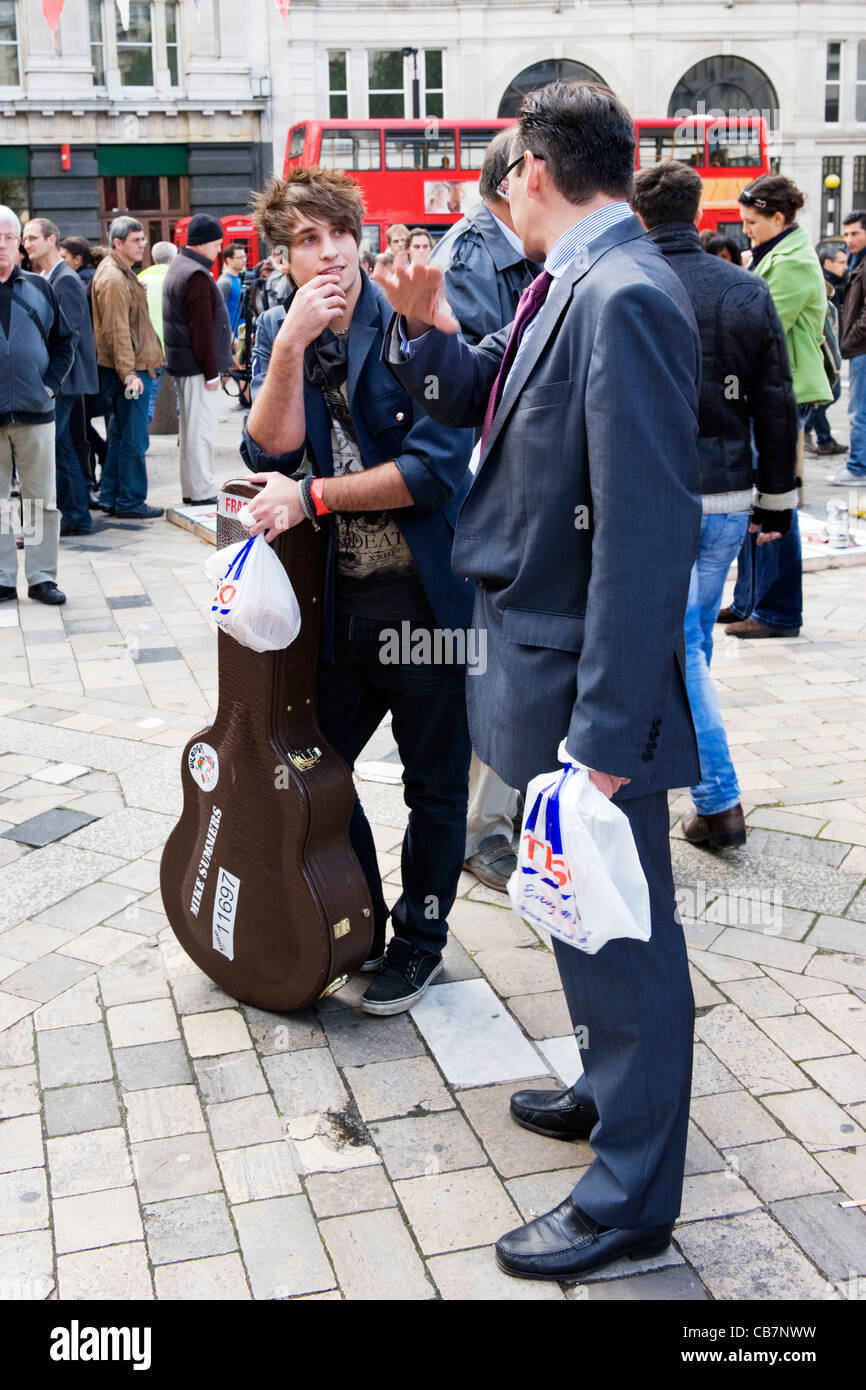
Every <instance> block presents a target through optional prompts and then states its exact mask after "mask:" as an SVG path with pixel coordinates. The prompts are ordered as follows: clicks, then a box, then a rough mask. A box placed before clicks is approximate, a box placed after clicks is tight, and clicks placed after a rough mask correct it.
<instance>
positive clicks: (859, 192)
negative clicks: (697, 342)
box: [852, 154, 866, 208]
mask: <svg viewBox="0 0 866 1390" xmlns="http://www.w3.org/2000/svg"><path fill="white" fill-rule="evenodd" d="M852 201H853V203H854V207H855V208H862V207H863V206H866V154H855V156H854V192H853V195H852Z"/></svg>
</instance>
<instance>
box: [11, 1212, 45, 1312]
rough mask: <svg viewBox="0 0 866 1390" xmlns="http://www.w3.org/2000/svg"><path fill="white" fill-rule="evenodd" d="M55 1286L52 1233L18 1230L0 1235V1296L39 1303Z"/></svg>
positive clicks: (16, 1300)
mask: <svg viewBox="0 0 866 1390" xmlns="http://www.w3.org/2000/svg"><path fill="white" fill-rule="evenodd" d="M53 1288H54V1247H53V1244H52V1240H51V1232H50V1231H49V1230H48V1229H47V1228H46V1229H44V1230H40V1231H19V1232H17V1233H16V1234H14V1235H4V1236H0V1298H2V1299H3V1301H4V1303H7V1302H16V1303H17V1302H33V1303H37V1302H38V1303H42V1302H44V1300H45V1299H46V1298H48V1296H49V1294H50V1293H51V1292H52V1290H53Z"/></svg>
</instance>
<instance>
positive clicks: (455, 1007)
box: [411, 952, 543, 1087]
mask: <svg viewBox="0 0 866 1390" xmlns="http://www.w3.org/2000/svg"><path fill="white" fill-rule="evenodd" d="M532 954H533V955H534V954H536V953H535V952H533V953H532ZM411 1012H412V1018H413V1019H414V1021H415V1023H416V1024H417V1025H418V1028H419V1029H420V1031H421V1034H422V1036H423V1037H424V1040H425V1042H426V1043H427V1046H428V1047H429V1048H430V1051H431V1052H432V1053H433V1056H434V1057H435V1058H436V1061H437V1063H438V1065H439V1066H440V1067H441V1068H442V1071H443V1072H444V1074H445V1077H446V1078H447V1080H448V1081H449V1082H450V1083H451V1084H452V1085H453V1086H461V1087H462V1086H484V1085H488V1084H489V1083H491V1082H496V1081H505V1080H512V1079H513V1080H522V1079H524V1078H526V1077H530V1076H537V1075H538V1074H539V1071H540V1070H542V1069H543V1064H542V1063H541V1061H540V1059H539V1055H538V1053H537V1052H536V1050H535V1048H533V1047H532V1045H531V1043H529V1042H528V1041H527V1039H526V1038H525V1036H524V1035H523V1033H522V1032H521V1030H520V1028H519V1027H518V1026H517V1024H516V1023H515V1022H514V1019H513V1018H512V1017H511V1015H510V1014H509V1012H508V1010H507V1009H506V1007H505V1005H504V1004H503V1003H502V1001H501V1000H500V999H498V998H497V997H496V995H495V994H494V992H493V990H492V989H491V988H490V985H489V984H488V983H487V981H486V980H464V981H460V982H458V983H455V984H450V985H438V986H436V987H435V988H434V989H429V990H428V991H427V993H426V994H425V995H424V997H423V999H421V1000H420V1001H419V1003H417V1004H416V1005H415V1007H414V1008H413V1009H412V1011H411Z"/></svg>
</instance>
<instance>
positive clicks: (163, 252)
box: [150, 241, 177, 265]
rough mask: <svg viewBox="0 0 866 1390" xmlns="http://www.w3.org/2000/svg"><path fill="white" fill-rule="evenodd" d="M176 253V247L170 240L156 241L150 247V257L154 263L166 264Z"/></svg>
mask: <svg viewBox="0 0 866 1390" xmlns="http://www.w3.org/2000/svg"><path fill="white" fill-rule="evenodd" d="M176 255H177V247H176V246H175V245H174V243H173V242H171V241H157V242H156V243H155V244H154V245H153V246H152V247H151V248H150V259H151V260H152V261H153V263H154V265H168V263H169V261H173V260H174V258H175V256H176Z"/></svg>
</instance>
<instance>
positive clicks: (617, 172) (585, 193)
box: [511, 82, 634, 203]
mask: <svg viewBox="0 0 866 1390" xmlns="http://www.w3.org/2000/svg"><path fill="white" fill-rule="evenodd" d="M525 150H531V151H532V153H533V154H536V155H539V156H541V158H543V159H544V162H545V164H546V166H547V169H548V172H549V174H550V177H551V179H552V181H553V184H554V187H555V188H556V189H557V190H558V192H559V193H561V194H562V196H563V198H565V199H567V201H568V202H569V203H585V202H588V201H589V199H590V198H593V197H594V196H595V195H596V194H597V193H606V194H607V195H608V197H611V198H625V199H627V198H628V197H629V195H630V193H631V185H632V179H633V177H634V121H633V120H632V118H631V116H630V115H629V113H628V111H627V110H626V109H625V107H624V106H623V104H622V102H621V101H620V100H619V98H618V97H616V96H615V95H614V93H613V92H612V91H611V90H610V88H609V87H605V86H603V85H602V84H601V83H600V82H550V83H549V84H548V85H547V86H546V87H541V88H540V89H539V90H538V91H537V92H529V93H528V94H527V95H526V96H525V97H524V98H523V101H522V102H521V104H520V110H519V111H518V113H517V129H516V131H515V133H514V144H513V146H512V150H511V158H512V159H514V158H516V156H517V155H518V154H521V153H522V152H523V151H525ZM515 172H516V173H518V174H520V173H521V171H520V169H519V168H518V169H517V170H515Z"/></svg>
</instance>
